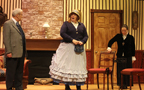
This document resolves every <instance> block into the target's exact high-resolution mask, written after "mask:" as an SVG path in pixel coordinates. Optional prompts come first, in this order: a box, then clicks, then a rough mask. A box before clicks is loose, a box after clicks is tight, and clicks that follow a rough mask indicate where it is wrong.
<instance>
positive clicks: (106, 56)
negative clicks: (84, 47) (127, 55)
mask: <svg viewBox="0 0 144 90" xmlns="http://www.w3.org/2000/svg"><path fill="white" fill-rule="evenodd" d="M114 59H115V51H113V52H111V53H108V52H107V51H102V52H100V56H99V65H98V67H99V68H109V69H111V70H112V71H113V68H114Z"/></svg>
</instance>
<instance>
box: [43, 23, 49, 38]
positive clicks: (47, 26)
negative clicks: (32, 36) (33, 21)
mask: <svg viewBox="0 0 144 90" xmlns="http://www.w3.org/2000/svg"><path fill="white" fill-rule="evenodd" d="M49 27H50V26H49V24H48V23H45V24H44V25H43V28H44V31H45V38H49V34H48V29H49Z"/></svg>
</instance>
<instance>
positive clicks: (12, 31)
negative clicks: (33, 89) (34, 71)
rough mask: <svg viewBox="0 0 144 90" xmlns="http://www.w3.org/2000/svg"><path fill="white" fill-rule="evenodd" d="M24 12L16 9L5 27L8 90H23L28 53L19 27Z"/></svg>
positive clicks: (23, 35)
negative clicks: (26, 55)
mask: <svg viewBox="0 0 144 90" xmlns="http://www.w3.org/2000/svg"><path fill="white" fill-rule="evenodd" d="M22 14H23V11H22V10H21V9H15V10H13V12H12V19H10V20H8V21H6V22H5V23H4V26H3V41H4V44H5V56H6V87H7V90H12V87H13V85H14V87H15V88H16V90H23V86H22V77H23V66H24V58H25V52H26V41H25V34H24V32H23V30H22V28H21V26H20V25H19V23H18V22H19V21H21V19H22Z"/></svg>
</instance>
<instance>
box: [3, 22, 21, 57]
mask: <svg viewBox="0 0 144 90" xmlns="http://www.w3.org/2000/svg"><path fill="white" fill-rule="evenodd" d="M3 41H4V44H5V54H8V53H12V58H20V57H22V55H23V41H22V36H21V32H20V31H19V29H18V28H17V26H16V24H15V23H14V21H13V20H12V19H10V20H8V21H6V22H5V23H4V26H3Z"/></svg>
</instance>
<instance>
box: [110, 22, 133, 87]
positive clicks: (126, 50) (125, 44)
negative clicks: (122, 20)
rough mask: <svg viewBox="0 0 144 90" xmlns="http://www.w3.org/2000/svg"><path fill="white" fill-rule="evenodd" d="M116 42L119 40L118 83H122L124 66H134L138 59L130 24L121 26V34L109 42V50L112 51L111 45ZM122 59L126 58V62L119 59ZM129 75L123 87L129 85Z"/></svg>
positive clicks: (125, 78) (125, 77) (126, 76)
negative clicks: (129, 28)
mask: <svg viewBox="0 0 144 90" xmlns="http://www.w3.org/2000/svg"><path fill="white" fill-rule="evenodd" d="M114 42H117V45H118V50H117V60H118V63H117V85H118V86H120V84H121V74H120V71H121V70H122V69H124V68H132V63H133V62H134V61H135V60H136V58H135V43H134V37H133V36H132V35H129V33H128V26H127V25H126V24H124V25H123V26H122V28H121V34H117V35H116V36H114V37H113V38H112V39H111V40H110V41H109V43H108V48H107V50H108V52H111V51H112V49H111V46H112V44H113V43H114ZM120 59H126V60H125V62H123V63H122V62H121V61H119V60H120ZM129 78H130V77H129V76H128V75H125V76H124V78H123V79H124V80H123V81H124V82H123V84H124V85H123V88H124V89H126V88H127V86H129Z"/></svg>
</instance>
